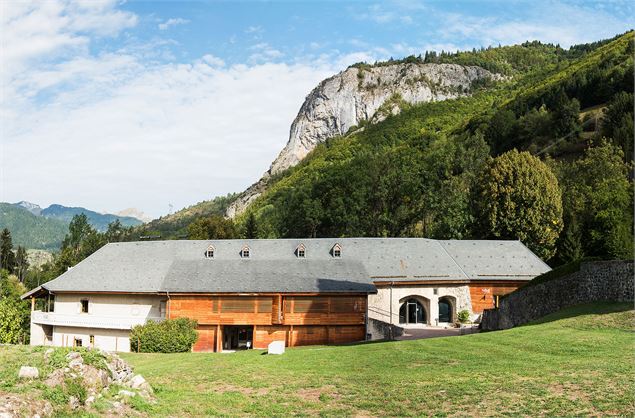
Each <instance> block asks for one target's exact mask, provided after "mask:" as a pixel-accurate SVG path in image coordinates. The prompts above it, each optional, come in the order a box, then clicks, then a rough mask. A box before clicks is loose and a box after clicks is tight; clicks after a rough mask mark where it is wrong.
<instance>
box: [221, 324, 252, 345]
mask: <svg viewBox="0 0 635 418" xmlns="http://www.w3.org/2000/svg"><path fill="white" fill-rule="evenodd" d="M253 337H254V327H253V326H246V325H231V326H229V325H227V326H224V327H223V350H245V349H247V348H253V346H254V345H253V340H254V338H253Z"/></svg>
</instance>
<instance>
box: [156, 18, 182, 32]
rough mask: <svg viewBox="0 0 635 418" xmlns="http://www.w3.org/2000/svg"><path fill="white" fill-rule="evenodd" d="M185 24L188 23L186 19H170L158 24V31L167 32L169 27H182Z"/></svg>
mask: <svg viewBox="0 0 635 418" xmlns="http://www.w3.org/2000/svg"><path fill="white" fill-rule="evenodd" d="M186 23H190V21H189V20H187V19H182V18H180V17H177V18H171V19H168V20H166V21H165V22H161V23H159V29H160V30H167V29H169V28H170V27H171V26H176V25H184V24H186Z"/></svg>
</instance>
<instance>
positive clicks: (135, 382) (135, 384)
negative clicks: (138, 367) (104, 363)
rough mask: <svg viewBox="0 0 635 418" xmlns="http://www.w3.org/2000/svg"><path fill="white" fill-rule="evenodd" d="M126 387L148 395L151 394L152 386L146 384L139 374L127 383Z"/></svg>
mask: <svg viewBox="0 0 635 418" xmlns="http://www.w3.org/2000/svg"><path fill="white" fill-rule="evenodd" d="M128 386H130V387H131V388H133V389H139V390H143V391H146V392H148V393H152V386H150V384H149V383H148V382H146V380H145V379H144V378H143V376H141V375H140V374H137V375H134V376H133V377H132V379H130V381H129V382H128Z"/></svg>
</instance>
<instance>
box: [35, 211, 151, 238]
mask: <svg viewBox="0 0 635 418" xmlns="http://www.w3.org/2000/svg"><path fill="white" fill-rule="evenodd" d="M82 213H83V214H85V215H86V217H87V218H88V222H89V223H90V224H91V225H92V226H93V228H95V229H96V230H98V231H100V232H103V231H105V230H106V229H108V224H110V223H111V222H114V221H116V220H119V222H121V224H122V225H123V226H137V225H141V224H142V223H143V222H142V221H141V220H139V219H137V218H133V217H131V216H117V215H111V214H108V213H98V212H95V211H92V210H88V209H85V208H81V207H68V206H62V205H58V204H54V205H51V206H49V207H48V208H46V209H42V211H41V212H40V214H41V216H44V217H45V218H49V219H57V220H60V221H62V222H64V223H66V224H68V223H70V221H71V219H73V216H75V215H79V214H82Z"/></svg>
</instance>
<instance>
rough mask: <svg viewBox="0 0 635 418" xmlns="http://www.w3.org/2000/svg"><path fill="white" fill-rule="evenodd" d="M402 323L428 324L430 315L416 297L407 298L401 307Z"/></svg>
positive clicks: (400, 320)
mask: <svg viewBox="0 0 635 418" xmlns="http://www.w3.org/2000/svg"><path fill="white" fill-rule="evenodd" d="M399 323H400V324H427V323H428V315H427V313H426V310H425V308H424V307H423V304H422V303H421V302H420V301H419V300H417V299H415V298H408V299H406V300H405V301H404V302H403V303H402V304H401V306H400V307H399Z"/></svg>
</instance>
